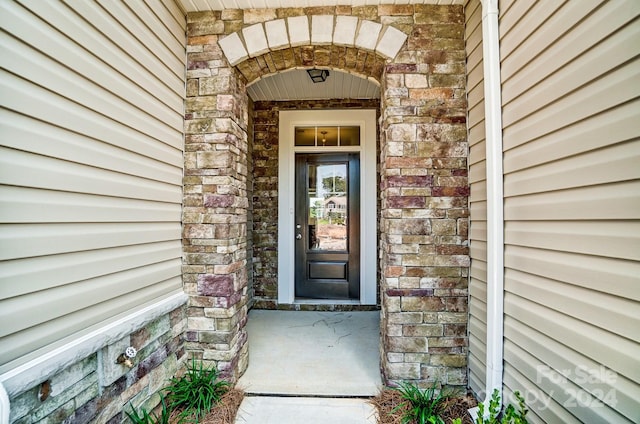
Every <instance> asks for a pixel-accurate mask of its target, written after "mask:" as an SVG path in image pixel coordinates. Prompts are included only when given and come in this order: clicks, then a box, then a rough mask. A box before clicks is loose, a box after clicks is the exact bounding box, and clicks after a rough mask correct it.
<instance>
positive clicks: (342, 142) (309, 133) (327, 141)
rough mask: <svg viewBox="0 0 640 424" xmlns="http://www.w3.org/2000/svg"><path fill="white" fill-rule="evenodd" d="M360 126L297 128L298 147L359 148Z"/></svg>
mask: <svg viewBox="0 0 640 424" xmlns="http://www.w3.org/2000/svg"><path fill="white" fill-rule="evenodd" d="M359 145H360V126H322V127H318V126H304V127H298V126H297V127H295V146H296V147H335V146H359Z"/></svg>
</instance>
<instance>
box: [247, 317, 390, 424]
mask: <svg viewBox="0 0 640 424" xmlns="http://www.w3.org/2000/svg"><path fill="white" fill-rule="evenodd" d="M379 319H380V314H379V312H377V311H374V312H302V311H300V312H298V311H267V310H252V311H251V312H250V313H249V321H248V323H247V332H248V334H249V367H248V368H247V371H246V372H245V374H244V375H243V376H242V377H241V378H240V380H239V381H238V384H237V386H238V387H240V388H242V389H243V390H245V392H246V393H247V396H246V397H245V400H244V401H243V403H242V405H241V406H240V411H239V414H238V418H237V420H236V423H245V424H253V423H270V422H274V423H276V422H277V423H283V424H284V423H299V422H304V423H305V424H313V423H375V422H376V420H375V413H374V409H373V407H372V406H371V405H369V404H368V403H367V402H366V399H365V398H367V397H370V396H375V395H376V394H378V392H379V390H380V388H381V387H382V380H381V377H380V353H379V344H380V327H379Z"/></svg>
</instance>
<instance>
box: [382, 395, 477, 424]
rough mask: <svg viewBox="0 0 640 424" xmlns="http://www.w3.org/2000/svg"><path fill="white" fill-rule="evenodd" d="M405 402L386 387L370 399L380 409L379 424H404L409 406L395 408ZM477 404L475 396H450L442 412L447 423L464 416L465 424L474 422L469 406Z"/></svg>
mask: <svg viewBox="0 0 640 424" xmlns="http://www.w3.org/2000/svg"><path fill="white" fill-rule="evenodd" d="M403 402H404V400H403V399H402V396H401V395H400V393H399V392H398V391H397V390H391V389H384V390H382V391H381V392H380V394H378V396H376V397H374V398H373V399H371V400H370V403H371V404H372V405H373V406H374V407H375V408H376V410H377V411H378V424H402V415H403V414H404V411H405V410H407V409H408V408H409V407H408V405H406V406H405V407H401V408H398V410H396V411H395V412H392V411H393V410H394V408H396V407H397V406H398V405H401V404H402V403H403ZM476 405H477V401H476V400H475V398H474V397H473V396H460V397H453V398H449V399H447V400H446V401H445V402H444V407H443V411H442V413H441V414H440V416H441V417H442V419H443V420H444V422H445V423H446V424H450V423H451V422H452V421H453V419H454V418H458V417H460V418H462V422H463V423H464V424H473V421H472V420H471V416H470V415H469V414H468V413H467V410H468V409H469V408H473V407H474V406H476Z"/></svg>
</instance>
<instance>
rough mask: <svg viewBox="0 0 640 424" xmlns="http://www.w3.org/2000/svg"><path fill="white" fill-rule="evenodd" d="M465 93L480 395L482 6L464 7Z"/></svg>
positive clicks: (473, 348)
mask: <svg viewBox="0 0 640 424" xmlns="http://www.w3.org/2000/svg"><path fill="white" fill-rule="evenodd" d="M465 15H466V27H465V41H466V54H467V93H468V101H469V116H468V127H469V182H470V185H471V193H470V196H469V209H470V213H471V219H470V223H469V239H470V254H471V270H470V277H469V296H470V299H469V386H470V387H471V389H472V390H473V391H474V392H475V393H477V394H478V395H481V394H482V393H484V389H485V379H486V343H487V342H486V341H487V183H486V162H485V156H486V155H485V149H486V147H485V129H484V77H483V73H484V72H483V61H482V5H481V4H480V1H478V0H473V1H469V2H467V4H466V5H465Z"/></svg>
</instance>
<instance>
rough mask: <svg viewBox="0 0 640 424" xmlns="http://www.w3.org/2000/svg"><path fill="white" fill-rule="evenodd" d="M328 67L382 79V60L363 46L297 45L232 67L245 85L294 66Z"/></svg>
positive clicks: (377, 81)
mask: <svg viewBox="0 0 640 424" xmlns="http://www.w3.org/2000/svg"><path fill="white" fill-rule="evenodd" d="M315 66H317V67H320V68H330V69H336V70H339V71H344V72H347V73H350V74H354V75H357V76H359V77H362V78H365V79H373V80H375V82H376V83H377V84H378V85H379V84H380V83H381V81H382V72H383V71H384V66H385V59H384V58H382V57H381V56H379V55H377V54H375V53H373V52H371V51H367V50H364V49H357V48H352V47H345V46H336V45H331V46H326V45H322V46H313V45H307V46H298V47H289V48H285V49H281V50H276V51H270V52H267V53H264V54H262V55H260V56H257V57H252V58H248V59H246V60H244V61H243V62H240V63H239V64H238V65H236V66H235V68H236V69H237V70H238V72H239V73H240V74H241V75H242V77H243V78H244V79H245V82H246V84H247V85H249V84H251V83H252V82H254V81H256V80H258V79H260V78H264V77H266V76H269V75H273V74H276V73H278V72H282V71H286V70H289V69H294V68H313V67H315Z"/></svg>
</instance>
